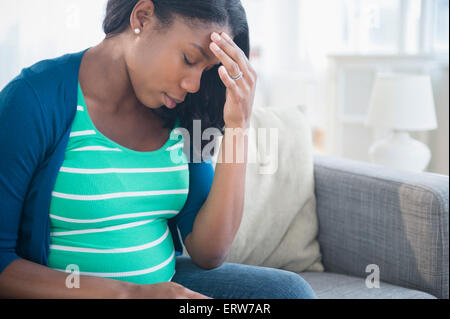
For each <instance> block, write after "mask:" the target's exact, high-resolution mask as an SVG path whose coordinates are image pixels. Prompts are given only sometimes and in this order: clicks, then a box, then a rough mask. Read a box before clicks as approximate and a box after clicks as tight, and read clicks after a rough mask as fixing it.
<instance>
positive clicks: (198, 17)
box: [103, 0, 250, 154]
mask: <svg viewBox="0 0 450 319" xmlns="http://www.w3.org/2000/svg"><path fill="white" fill-rule="evenodd" d="M152 1H153V4H154V7H155V9H154V10H155V12H154V14H155V16H156V17H157V19H158V22H159V25H158V29H159V30H162V31H164V30H165V29H167V28H169V27H170V26H171V25H172V23H173V22H174V19H175V18H176V17H177V16H178V17H181V18H183V19H184V21H185V22H186V23H191V24H193V25H196V24H198V23H206V24H210V23H213V24H217V25H222V26H228V27H229V28H230V29H231V32H232V37H233V40H234V42H235V43H236V44H237V45H238V46H239V47H240V48H241V50H242V51H243V52H244V53H245V55H246V56H247V58H249V53H250V43H249V42H250V40H249V29H248V23H247V16H246V13H245V10H244V8H243V6H242V4H241V2H240V0H189V1H186V0H152ZM138 2H139V0H109V1H108V4H107V6H106V16H105V19H104V21H103V30H104V32H105V34H106V36H107V38H108V37H111V36H114V35H117V34H119V33H122V32H124V31H125V30H127V29H128V28H129V26H130V16H131V13H132V11H133V9H134V7H135V6H136V4H137V3H138ZM219 66H220V65H217V66H215V67H214V68H212V69H211V70H209V71H205V72H204V73H203V75H202V78H201V81H200V90H199V91H198V92H197V93H194V94H191V93H188V95H187V96H186V99H185V101H184V102H183V103H181V104H179V105H178V106H177V107H176V108H175V109H168V108H165V107H162V108H159V109H157V110H154V111H155V113H156V114H157V115H158V116H159V117H160V118H162V119H163V120H164V121H165V125H164V126H165V127H166V128H173V126H174V124H175V119H176V118H177V117H179V118H180V126H181V127H184V128H186V129H187V130H188V131H189V133H190V136H191V143H190V145H191V146H192V145H194V144H193V140H192V138H193V120H201V125H202V131H203V130H204V129H206V128H209V127H215V128H218V129H219V130H220V131H221V133H222V135H223V134H224V127H225V122H224V120H223V107H224V105H225V100H226V98H225V93H226V88H225V85H224V84H223V83H222V80H221V79H220V77H219V75H218V68H219ZM202 133H203V132H202ZM212 138H214V137H212ZM211 140H212V139H211ZM211 140H209V141H204V140H202V143H201V150H203V147H204V146H205V145H206V144H207V143H209V142H210V141H211ZM201 150H196V151H200V152H201ZM200 154H201V153H200Z"/></svg>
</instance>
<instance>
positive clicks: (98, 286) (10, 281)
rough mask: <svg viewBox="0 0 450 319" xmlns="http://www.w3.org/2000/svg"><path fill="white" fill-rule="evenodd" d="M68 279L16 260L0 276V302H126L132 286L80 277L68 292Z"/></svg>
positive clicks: (48, 269) (50, 270)
mask: <svg viewBox="0 0 450 319" xmlns="http://www.w3.org/2000/svg"><path fill="white" fill-rule="evenodd" d="M68 276H69V274H67V273H63V272H60V271H57V270H54V269H51V268H49V267H46V266H42V265H39V264H37V263H33V262H31V261H28V260H25V259H17V260H15V261H13V262H12V263H11V264H9V265H8V267H6V268H5V269H4V270H3V272H2V273H1V275H0V298H33V299H34V298H38V299H57V298H79V299H90V298H107V299H114V298H126V297H127V294H128V292H129V291H131V289H132V288H133V284H131V283H127V282H122V281H118V280H112V279H106V278H98V277H91V276H80V285H79V288H75V287H74V288H68V287H67V286H66V279H67V277H68Z"/></svg>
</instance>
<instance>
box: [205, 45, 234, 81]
mask: <svg viewBox="0 0 450 319" xmlns="http://www.w3.org/2000/svg"><path fill="white" fill-rule="evenodd" d="M210 48H211V51H212V52H213V53H214V55H215V56H216V57H217V58H218V59H219V60H220V62H222V64H223V65H224V67H225V68H226V70H227V72H228V74H230V76H231V75H232V76H236V75H238V74H239V72H241V68H240V67H239V65H238V64H237V63H236V62H235V61H233V59H231V58H230V57H229V56H228V55H227V54H226V53H225V52H224V51H223V50H222V49H221V48H220V47H219V46H218V45H217V44H216V43H214V42H211V44H210Z"/></svg>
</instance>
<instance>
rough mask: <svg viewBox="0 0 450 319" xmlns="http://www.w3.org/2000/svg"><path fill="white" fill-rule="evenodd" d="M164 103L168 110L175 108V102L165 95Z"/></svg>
mask: <svg viewBox="0 0 450 319" xmlns="http://www.w3.org/2000/svg"><path fill="white" fill-rule="evenodd" d="M164 103H165V104H166V106H167V107H168V108H169V109H173V108H174V107H176V106H177V102H176V101H175V100H174V99H172V98H171V97H169V96H168V95H167V94H166V93H164Z"/></svg>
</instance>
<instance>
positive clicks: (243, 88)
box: [209, 32, 257, 128]
mask: <svg viewBox="0 0 450 319" xmlns="http://www.w3.org/2000/svg"><path fill="white" fill-rule="evenodd" d="M211 40H212V42H211V43H210V45H209V47H210V49H211V51H212V52H213V53H214V55H215V56H216V57H217V58H218V59H219V61H220V62H221V63H222V64H223V65H222V66H221V67H219V76H220V78H221V80H222V82H223V83H224V85H225V87H226V88H227V94H226V95H227V98H226V102H225V106H224V121H225V126H226V127H233V128H235V127H242V128H247V127H248V126H249V124H250V123H249V122H250V116H251V112H252V107H253V100H254V96H255V87H256V80H257V74H256V71H255V70H254V69H253V67H252V66H251V64H250V61H249V60H248V59H247V56H246V55H245V54H244V52H243V51H242V50H241V48H239V46H238V45H237V44H236V43H235V42H234V41H233V40H232V39H231V37H230V36H229V35H228V34H226V33H225V32H222V33H221V34H220V35H219V34H218V33H216V32H213V33H212V34H211ZM241 72H242V74H241ZM233 78H234V79H233Z"/></svg>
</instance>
